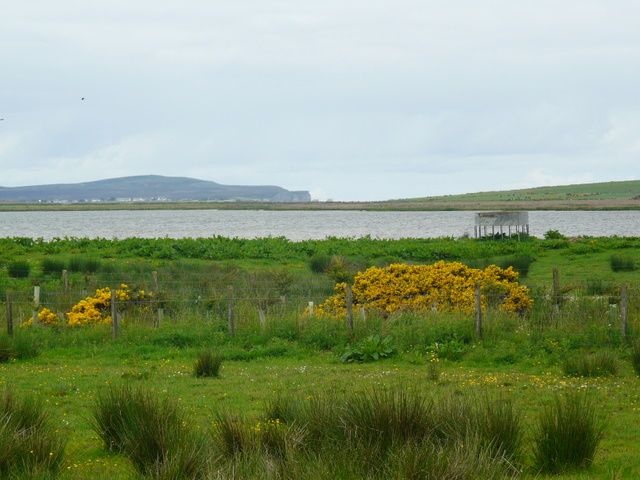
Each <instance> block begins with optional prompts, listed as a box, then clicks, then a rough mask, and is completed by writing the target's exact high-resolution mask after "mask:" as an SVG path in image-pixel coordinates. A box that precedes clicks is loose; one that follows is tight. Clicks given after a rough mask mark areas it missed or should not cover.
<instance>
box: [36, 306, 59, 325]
mask: <svg viewBox="0 0 640 480" xmlns="http://www.w3.org/2000/svg"><path fill="white" fill-rule="evenodd" d="M38 322H40V323H41V324H43V325H58V324H59V323H60V319H59V318H58V315H56V314H55V312H52V311H51V310H49V309H48V308H46V307H45V308H43V309H42V310H40V311H39V312H38Z"/></svg>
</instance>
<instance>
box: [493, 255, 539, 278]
mask: <svg viewBox="0 0 640 480" xmlns="http://www.w3.org/2000/svg"><path fill="white" fill-rule="evenodd" d="M535 261H536V257H534V256H532V255H516V256H514V257H510V258H507V259H505V260H502V261H501V262H498V266H499V267H500V268H508V267H513V269H514V270H515V271H516V272H518V273H519V274H520V276H521V277H526V276H527V275H528V274H529V267H530V266H531V264H532V263H533V262H535Z"/></svg>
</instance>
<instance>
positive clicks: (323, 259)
mask: <svg viewBox="0 0 640 480" xmlns="http://www.w3.org/2000/svg"><path fill="white" fill-rule="evenodd" d="M330 263H331V257H330V256H329V255H322V254H315V255H314V256H312V257H311V258H310V259H309V268H310V269H311V271H312V272H313V273H324V272H326V271H327V268H328V267H329V264H330Z"/></svg>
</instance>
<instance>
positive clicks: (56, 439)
mask: <svg viewBox="0 0 640 480" xmlns="http://www.w3.org/2000/svg"><path fill="white" fill-rule="evenodd" d="M64 450H65V441H64V440H63V439H62V437H61V435H60V434H59V433H58V431H57V430H56V428H55V427H54V425H53V423H52V422H51V420H50V418H49V416H48V414H47V413H46V412H45V411H44V409H43V407H42V403H41V402H39V401H36V400H34V399H32V398H30V397H24V398H19V397H17V396H15V395H14V394H13V393H12V392H10V391H8V390H5V391H4V392H3V393H2V394H0V476H1V477H2V478H12V477H16V478H39V477H47V478H54V477H55V476H56V475H57V473H58V471H59V470H60V467H61V465H62V462H63V460H64Z"/></svg>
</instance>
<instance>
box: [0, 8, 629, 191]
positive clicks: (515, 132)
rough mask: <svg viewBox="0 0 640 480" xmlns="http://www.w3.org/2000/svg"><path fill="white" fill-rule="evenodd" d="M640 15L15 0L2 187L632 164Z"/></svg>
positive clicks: (358, 181) (7, 30)
mask: <svg viewBox="0 0 640 480" xmlns="http://www.w3.org/2000/svg"><path fill="white" fill-rule="evenodd" d="M639 14H640V6H638V4H637V3H636V2H633V1H631V0H613V1H605V0H592V1H589V2H584V1H579V0H568V1H566V2H562V3H560V4H559V3H558V2H552V1H551V0H541V1H539V2H529V3H526V2H525V3H523V2H511V1H508V0H489V1H487V2H481V3H479V2H475V1H471V0H454V1H451V2H446V3H444V2H436V1H424V0H396V1H393V2H392V1H390V0H373V1H368V2H364V1H363V0H349V1H346V2H345V1H338V0H327V1H324V2H299V1H295V0H278V1H274V0H261V1H257V0H237V1H234V2H209V1H205V0H194V1H192V2H189V3H188V5H185V4H184V3H180V2H175V1H174V0H156V1H154V2H150V1H148V0H139V1H137V2H133V3H132V2H128V1H124V0H113V1H109V2H106V1H99V0H92V1H88V2H83V3H81V4H78V2H75V1H71V0H60V1H58V2H48V1H44V0H33V1H29V2H12V3H9V4H8V5H6V6H5V7H4V10H3V15H2V16H1V17H0V56H1V57H2V58H3V79H2V82H1V83H0V117H5V118H6V120H5V121H4V122H0V168H1V169H2V170H1V171H2V173H1V174H0V185H19V184H25V183H30V184H31V183H46V182H50V181H79V180H91V179H96V178H105V177H112V176H118V175H133V174H143V173H144V174H146V173H157V174H165V175H193V176H198V177H202V178H206V179H210V180H214V181H218V182H221V183H244V184H279V185H282V186H285V187H287V188H295V189H311V190H313V191H314V192H319V193H318V195H322V196H324V197H331V198H334V199H383V198H399V197H407V196H425V195H431V194H443V193H454V192H464V191H476V190H489V189H499V188H506V187H510V186H514V185H518V186H528V185H529V184H542V183H545V182H556V181H557V182H563V181H574V180H572V179H578V180H579V179H589V180H594V181H597V180H611V179H615V178H629V176H630V175H633V172H634V168H635V162H636V158H637V153H638V149H639V148H640V140H639V139H638V135H637V133H636V132H638V131H640V130H639V127H640V113H639V112H640V98H639V97H638V96H637V84H638V80H639V77H640V31H639V30H638V29H637V21H636V19H637V18H638V15H639ZM81 97H86V99H87V100H86V101H84V102H82V101H80V98H81Z"/></svg>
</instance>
